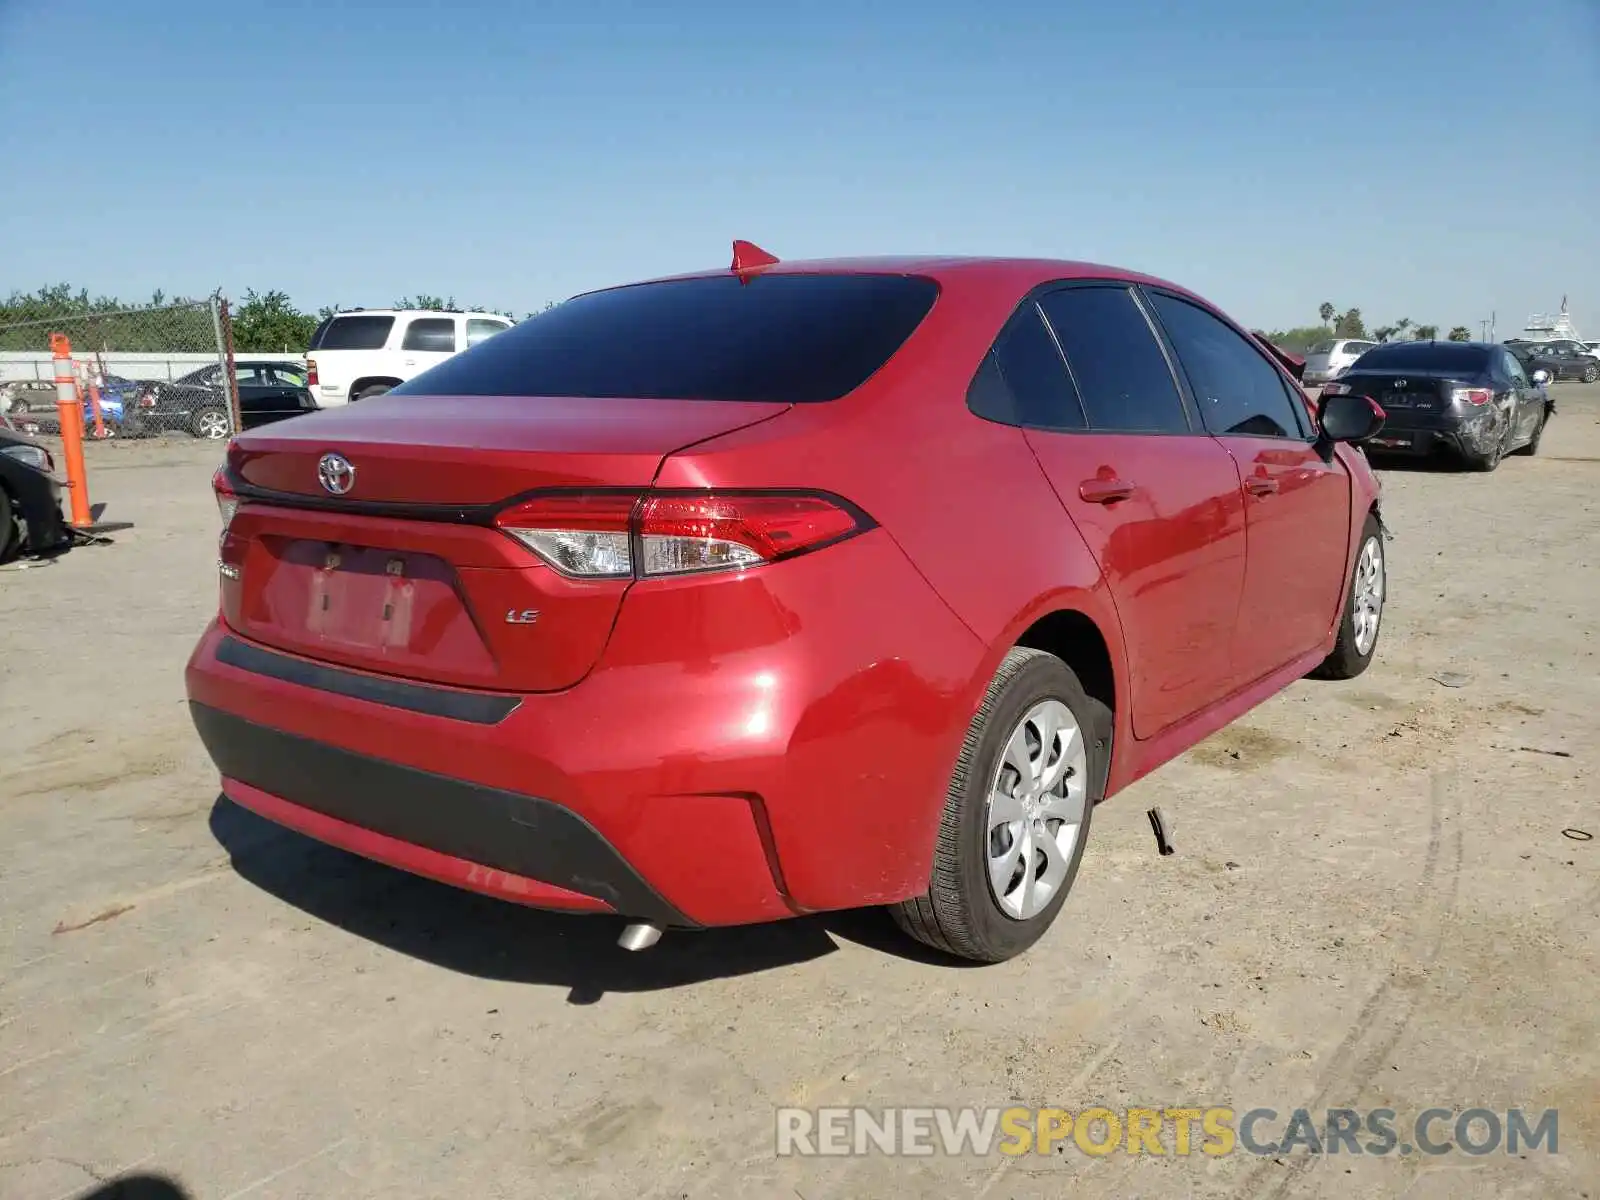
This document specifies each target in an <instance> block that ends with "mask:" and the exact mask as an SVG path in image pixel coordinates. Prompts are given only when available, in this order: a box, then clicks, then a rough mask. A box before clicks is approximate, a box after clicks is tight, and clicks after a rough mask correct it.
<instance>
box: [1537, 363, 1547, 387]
mask: <svg viewBox="0 0 1600 1200" xmlns="http://www.w3.org/2000/svg"><path fill="white" fill-rule="evenodd" d="M1533 381H1534V382H1535V383H1537V384H1539V385H1540V386H1541V387H1542V386H1543V385H1545V384H1547V383H1549V382H1550V372H1549V371H1546V370H1545V369H1544V368H1543V367H1540V368H1539V369H1538V370H1537V371H1535V372H1534V373H1533Z"/></svg>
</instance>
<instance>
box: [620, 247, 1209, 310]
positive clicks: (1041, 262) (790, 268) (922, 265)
mask: <svg viewBox="0 0 1600 1200" xmlns="http://www.w3.org/2000/svg"><path fill="white" fill-rule="evenodd" d="M730 273H731V269H730V268H728V267H720V268H711V269H706V270H700V271H685V272H682V273H680V274H676V275H662V276H658V277H656V278H653V279H642V280H638V281H636V282H637V283H667V282H670V281H675V280H680V279H707V278H713V277H715V276H718V275H727V274H730ZM747 273H748V274H752V275H754V274H760V275H823V274H830V275H922V276H926V277H928V278H930V279H933V280H934V281H936V282H939V283H947V282H949V283H954V282H957V281H959V282H961V283H962V284H964V285H966V286H976V287H979V288H990V287H993V288H1002V289H1006V290H1014V291H1016V292H1017V293H1018V294H1022V293H1025V292H1028V291H1030V290H1032V289H1033V288H1035V287H1038V286H1039V285H1041V284H1045V283H1053V282H1055V281H1056V280H1065V279H1106V280H1115V281H1117V282H1128V283H1145V284H1149V285H1150V286H1152V287H1162V288H1168V289H1171V290H1172V291H1174V292H1178V293H1181V294H1183V295H1185V296H1191V297H1193V298H1194V299H1201V297H1199V296H1196V295H1195V294H1194V293H1193V292H1190V291H1189V290H1188V289H1187V288H1184V287H1182V286H1180V285H1179V284H1176V283H1172V282H1170V281H1169V280H1165V279H1160V278H1158V277H1156V276H1154V275H1146V274H1143V273H1141V272H1139V271H1132V270H1129V269H1127V268H1125V267H1116V266H1109V265H1107V264H1105V263H1094V262H1082V261H1078V260H1073V259H1055V258H1004V257H993V256H987V257H986V256H977V255H912V254H907V255H877V256H865V257H854V258H809V259H793V260H784V261H780V262H775V263H771V264H768V265H763V266H760V267H755V268H751V269H750V270H749V271H748V272H747ZM614 286H615V287H631V286H634V284H617V285H614ZM611 290H613V289H612V288H595V289H593V291H611Z"/></svg>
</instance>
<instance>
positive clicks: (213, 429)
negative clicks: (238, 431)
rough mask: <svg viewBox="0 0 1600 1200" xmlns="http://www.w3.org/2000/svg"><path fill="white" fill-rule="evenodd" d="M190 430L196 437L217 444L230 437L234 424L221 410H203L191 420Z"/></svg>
mask: <svg viewBox="0 0 1600 1200" xmlns="http://www.w3.org/2000/svg"><path fill="white" fill-rule="evenodd" d="M189 428H190V430H192V431H193V433H194V435H195V437H197V438H204V439H205V440H206V441H208V442H216V441H221V440H222V439H223V438H225V437H227V436H228V434H229V433H230V432H231V431H232V422H230V421H229V420H228V414H227V413H226V412H224V411H223V410H222V409H220V408H202V409H201V410H200V411H199V412H197V413H195V414H194V416H192V417H190V418H189Z"/></svg>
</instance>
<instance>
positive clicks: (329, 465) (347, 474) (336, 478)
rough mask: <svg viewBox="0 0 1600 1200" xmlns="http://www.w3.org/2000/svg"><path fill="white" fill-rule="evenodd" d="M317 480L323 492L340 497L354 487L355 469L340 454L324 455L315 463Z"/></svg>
mask: <svg viewBox="0 0 1600 1200" xmlns="http://www.w3.org/2000/svg"><path fill="white" fill-rule="evenodd" d="M317 478H318V479H319V480H320V481H321V482H322V487H323V489H324V490H325V491H328V492H331V493H332V494H333V495H335V496H342V495H344V494H345V493H346V492H348V491H349V490H350V489H351V488H353V487H355V485H356V469H355V467H353V466H352V465H351V464H350V460H349V459H348V458H346V457H345V456H344V455H342V454H324V455H323V456H322V458H321V459H320V460H319V461H318V463H317Z"/></svg>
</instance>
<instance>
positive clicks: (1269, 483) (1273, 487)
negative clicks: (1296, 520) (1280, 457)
mask: <svg viewBox="0 0 1600 1200" xmlns="http://www.w3.org/2000/svg"><path fill="white" fill-rule="evenodd" d="M1244 490H1245V491H1247V492H1249V493H1250V494H1251V495H1252V496H1270V495H1272V493H1273V492H1275V491H1277V490H1278V481H1277V480H1276V479H1273V478H1271V477H1270V476H1266V475H1252V476H1251V477H1250V478H1249V479H1246V480H1245V481H1244Z"/></svg>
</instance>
